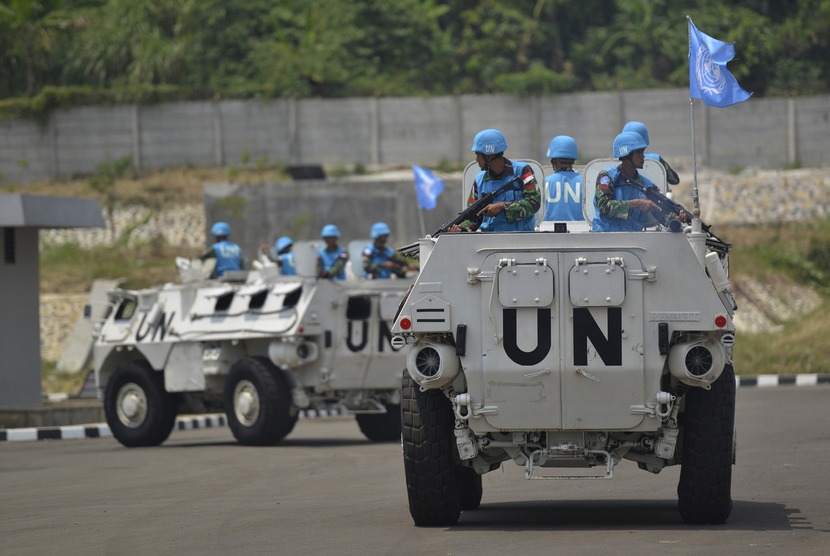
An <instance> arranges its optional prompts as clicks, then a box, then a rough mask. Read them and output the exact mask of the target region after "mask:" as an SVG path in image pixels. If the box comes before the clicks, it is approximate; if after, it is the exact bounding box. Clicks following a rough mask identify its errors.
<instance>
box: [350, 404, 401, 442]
mask: <svg viewBox="0 0 830 556" xmlns="http://www.w3.org/2000/svg"><path fill="white" fill-rule="evenodd" d="M384 405H385V406H386V413H358V414H357V415H355V419H356V420H357V425H358V426H359V427H360V432H362V433H363V435H364V436H365V437H366V438H368V439H369V440H371V441H372V442H392V441H395V440H400V439H401V406H399V405H395V404H384Z"/></svg>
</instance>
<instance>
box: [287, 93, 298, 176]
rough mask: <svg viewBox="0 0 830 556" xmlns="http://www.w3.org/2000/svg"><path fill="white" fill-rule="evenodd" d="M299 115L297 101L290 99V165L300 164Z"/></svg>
mask: <svg viewBox="0 0 830 556" xmlns="http://www.w3.org/2000/svg"><path fill="white" fill-rule="evenodd" d="M298 134H299V115H298V114H297V99H296V98H294V97H290V98H289V99H288V161H289V163H290V164H299V163H300V140H299V139H300V138H299V136H298Z"/></svg>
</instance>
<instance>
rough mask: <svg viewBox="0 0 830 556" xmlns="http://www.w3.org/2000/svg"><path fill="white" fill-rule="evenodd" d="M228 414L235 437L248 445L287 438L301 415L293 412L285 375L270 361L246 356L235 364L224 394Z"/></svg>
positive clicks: (267, 443)
mask: <svg viewBox="0 0 830 556" xmlns="http://www.w3.org/2000/svg"><path fill="white" fill-rule="evenodd" d="M224 401H225V414H226V415H227V417H228V426H230V428H231V432H233V436H234V438H236V440H237V441H238V442H239V443H240V444H245V445H248V446H269V445H272V444H276V443H277V442H279V441H280V440H282V439H283V438H285V437H286V435H288V433H290V432H291V430H292V429H293V428H294V425H295V424H296V423H297V418H298V417H299V413H297V412H294V414H293V415H292V411H291V392H290V388H289V386H288V381H287V380H286V378H285V375H284V374H283V373H282V371H280V370H279V369H278V368H277V367H275V366H274V365H273V364H272V363H271V362H270V361H268V360H267V359H264V358H261V357H246V358H244V359H240V360H239V361H237V362H236V363H234V365H233V367H231V371H230V373H228V379H227V381H226V382H225V391H224Z"/></svg>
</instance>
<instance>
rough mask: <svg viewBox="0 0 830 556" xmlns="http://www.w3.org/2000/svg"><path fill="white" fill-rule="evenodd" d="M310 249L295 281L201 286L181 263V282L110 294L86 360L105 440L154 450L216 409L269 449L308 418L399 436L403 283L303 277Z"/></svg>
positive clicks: (301, 257)
mask: <svg viewBox="0 0 830 556" xmlns="http://www.w3.org/2000/svg"><path fill="white" fill-rule="evenodd" d="M368 242H369V240H365V241H363V242H353V243H354V244H355V245H356V249H355V250H356V251H357V252H358V253H359V249H360V248H361V247H362V246H363V245H365V244H366V243H368ZM317 248H318V244H316V243H314V242H300V243H298V244H297V245H296V246H295V253H296V266H297V272H298V276H296V277H288V276H279V275H278V271H277V268H276V267H275V266H266V267H263V268H261V269H259V270H254V271H250V272H238V271H237V272H226V273H225V275H224V276H223V277H222V279H220V280H208V279H205V278H204V275H205V274H206V273H204V272H203V271H202V270H201V269H199V268H198V267H197V265H196V264H193V265H191V264H189V261H181V262H182V263H183V264H182V265H181V267H180V269H181V273H182V278H183V283H181V284H167V285H164V286H162V287H159V288H152V289H146V290H139V291H130V290H124V289H117V290H114V291H113V292H111V293H110V296H109V301H110V310H109V313H108V316H107V318H106V319H105V320H104V321H103V322H101V323H99V324H98V325H97V326H96V333H95V334H96V339H95V345H94V352H93V353H94V362H95V376H96V380H97V384H98V388H99V392H100V394H101V396H102V398H103V400H104V409H105V413H106V417H107V423H108V424H109V426H110V429H111V430H112V433H113V435H114V436H115V438H116V439H118V441H119V442H121V443H122V444H124V445H125V446H153V445H158V444H160V443H162V442H164V440H165V439H166V438H167V437H168V436H169V434H170V432H171V430H172V428H173V425H174V424H175V419H176V415H177V413H178V412H179V411H180V409H188V408H189V409H190V410H195V411H215V410H219V411H224V412H225V414H226V416H227V421H228V425H229V426H230V428H231V430H232V432H233V435H234V437H235V438H236V439H237V440H238V441H239V442H240V443H242V444H252V445H265V444H275V443H277V442H279V441H280V440H281V439H282V438H284V437H285V436H286V435H288V434H289V433H290V432H291V430H292V429H293V427H294V425H295V424H296V422H297V420H298V418H299V416H300V412H301V411H312V410H313V411H317V412H330V411H336V412H338V413H339V412H344V411H347V412H349V413H354V414H355V416H356V419H357V422H358V424H359V426H360V429H361V431H362V432H363V433H364V435H365V436H366V437H367V438H368V439H370V440H373V441H387V440H395V439H397V438H399V437H400V380H401V370H402V369H403V368H404V367H405V359H404V355H403V354H402V353H398V352H397V351H396V350H395V349H394V348H392V347H390V344H389V339H390V338H391V332H390V329H391V324H392V319H393V317H394V313H395V310H396V308H397V307H398V305H399V304H400V302H401V299H402V297H403V294H404V293H405V292H406V289H407V288H408V287H409V286H410V285H411V280H409V279H392V280H368V279H364V278H359V277H356V276H354V275H353V274H352V275H351V276H350V278H349V279H347V280H344V281H337V280H321V279H317V278H314V277H313V276H314V274H315V269H316V266H315V265H316V252H317ZM357 260H360V259H359V257H358V258H357Z"/></svg>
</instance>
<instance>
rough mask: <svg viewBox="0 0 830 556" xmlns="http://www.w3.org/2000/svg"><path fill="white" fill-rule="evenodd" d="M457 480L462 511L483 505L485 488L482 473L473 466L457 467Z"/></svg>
mask: <svg viewBox="0 0 830 556" xmlns="http://www.w3.org/2000/svg"><path fill="white" fill-rule="evenodd" d="M455 473H456V477H455V480H456V481H457V483H456V484H458V497H459V498H460V499H461V511H465V510H475V509H476V508H478V507H479V506H480V505H481V495H482V494H483V493H484V488H483V486H482V484H481V475H479V474H478V473H476V471H475V469H473V468H472V467H456V468H455Z"/></svg>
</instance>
